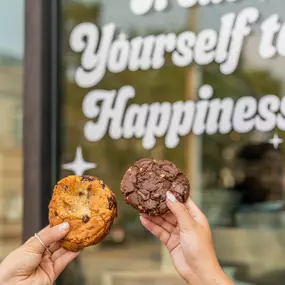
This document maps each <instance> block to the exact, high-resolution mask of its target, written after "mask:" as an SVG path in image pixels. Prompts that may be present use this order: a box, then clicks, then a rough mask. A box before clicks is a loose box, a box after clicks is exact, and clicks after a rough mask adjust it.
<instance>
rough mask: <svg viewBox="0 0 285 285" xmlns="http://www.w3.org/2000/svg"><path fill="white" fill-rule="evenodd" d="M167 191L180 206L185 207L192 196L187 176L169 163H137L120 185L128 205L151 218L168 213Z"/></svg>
mask: <svg viewBox="0 0 285 285" xmlns="http://www.w3.org/2000/svg"><path fill="white" fill-rule="evenodd" d="M167 191H171V192H172V193H173V194H174V195H175V197H176V199H177V200H178V201H179V202H181V203H185V202H186V201H187V199H188V197H189V194H190V184H189V181H188V179H187V178H186V176H185V175H184V174H183V173H182V171H181V170H180V169H179V168H177V167H176V166H175V165H174V164H173V163H171V162H169V161H167V160H154V159H150V158H143V159H141V160H138V161H137V162H135V163H134V164H133V165H132V166H131V167H130V168H129V169H128V170H127V172H126V173H125V175H124V176H123V179H122V182H121V192H122V193H123V195H124V197H125V201H126V203H127V204H129V205H131V206H132V207H134V208H135V209H137V210H138V211H139V212H140V213H146V214H148V215H150V216H160V215H164V214H165V213H167V212H168V211H169V209H168V207H167V204H166V193H167Z"/></svg>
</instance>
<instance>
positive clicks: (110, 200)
mask: <svg viewBox="0 0 285 285" xmlns="http://www.w3.org/2000/svg"><path fill="white" fill-rule="evenodd" d="M116 205H117V202H116V199H115V198H114V197H113V196H110V197H108V207H109V210H112V209H114V208H116Z"/></svg>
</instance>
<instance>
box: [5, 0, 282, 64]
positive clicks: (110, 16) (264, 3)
mask: <svg viewBox="0 0 285 285" xmlns="http://www.w3.org/2000/svg"><path fill="white" fill-rule="evenodd" d="M77 1H78V2H85V3H97V2H100V1H99V0H77ZM224 1H225V0H224ZM169 2H170V3H171V9H168V10H167V11H166V12H163V13H154V14H150V15H147V16H141V17H140V16H135V15H133V14H132V13H131V11H130V9H129V0H120V1H113V0H101V3H102V4H101V5H102V20H103V22H109V21H114V22H115V23H116V24H117V25H118V26H119V27H122V28H124V29H126V30H127V29H129V28H131V27H135V28H136V29H138V30H139V31H140V32H143V31H147V30H150V29H157V30H161V29H164V30H169V31H175V30H180V29H185V24H186V21H187V10H185V9H182V8H180V7H178V5H177V4H176V1H175V0H169ZM248 6H254V7H258V8H259V9H260V10H261V13H262V15H263V16H268V15H271V14H273V13H279V14H280V15H281V16H282V15H284V16H285V8H284V7H285V6H284V0H237V2H236V3H225V4H219V5H208V6H207V7H202V8H200V15H199V19H200V27H201V28H205V27H215V28H218V26H219V18H220V16H221V15H223V14H224V13H227V12H234V11H239V10H241V9H242V8H244V7H248ZM23 40H24V0H1V4H0V53H8V54H10V55H14V56H17V57H21V58H22V57H23V49H24V42H23Z"/></svg>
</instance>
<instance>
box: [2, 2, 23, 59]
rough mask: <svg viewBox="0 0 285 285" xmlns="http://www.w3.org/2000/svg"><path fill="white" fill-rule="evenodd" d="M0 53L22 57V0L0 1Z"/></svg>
mask: <svg viewBox="0 0 285 285" xmlns="http://www.w3.org/2000/svg"><path fill="white" fill-rule="evenodd" d="M0 54H8V55H10V56H15V57H18V58H23V54H24V0H1V2H0Z"/></svg>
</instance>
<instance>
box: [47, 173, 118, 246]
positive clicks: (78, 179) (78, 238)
mask: <svg viewBox="0 0 285 285" xmlns="http://www.w3.org/2000/svg"><path fill="white" fill-rule="evenodd" d="M116 216H117V200H116V197H115V194H114V193H113V192H112V191H111V190H110V189H109V188H108V186H107V185H106V184H104V182H103V181H102V180H100V179H98V178H96V177H93V176H68V177H66V178H63V179H62V180H60V181H59V182H58V183H57V184H56V185H55V187H54V192H53V196H52V199H51V201H50V204H49V223H50V225H51V226H52V227H53V226H56V225H58V224H60V223H63V222H68V223H69V225H70V231H69V233H68V234H67V236H66V237H65V238H64V239H63V240H62V241H61V245H62V247H63V248H65V249H67V250H70V251H79V250H80V249H82V248H84V247H88V246H90V245H94V244H97V243H99V242H100V241H102V240H103V239H104V238H105V236H106V235H107V234H108V233H109V231H110V229H111V226H112V224H113V221H114V218H115V217H116Z"/></svg>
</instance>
